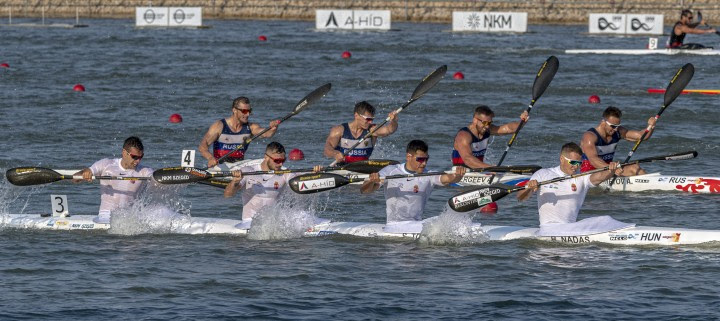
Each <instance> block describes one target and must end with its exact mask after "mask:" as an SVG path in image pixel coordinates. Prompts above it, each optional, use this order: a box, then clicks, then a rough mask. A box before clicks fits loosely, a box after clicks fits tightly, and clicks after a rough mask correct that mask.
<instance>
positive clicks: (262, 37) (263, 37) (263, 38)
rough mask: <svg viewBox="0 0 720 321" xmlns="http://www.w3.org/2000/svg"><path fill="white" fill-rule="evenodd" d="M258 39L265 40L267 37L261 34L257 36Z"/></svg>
mask: <svg viewBox="0 0 720 321" xmlns="http://www.w3.org/2000/svg"><path fill="white" fill-rule="evenodd" d="M258 40H260V41H267V37H265V36H263V35H261V36H259V37H258Z"/></svg>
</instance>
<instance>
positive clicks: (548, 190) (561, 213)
mask: <svg viewBox="0 0 720 321" xmlns="http://www.w3.org/2000/svg"><path fill="white" fill-rule="evenodd" d="M564 176H567V174H565V173H563V171H562V170H560V166H558V167H553V168H543V169H541V170H539V171H537V172H535V173H534V174H533V175H532V177H530V179H531V180H533V179H534V180H537V181H538V182H542V181H546V180H549V179H553V178H556V177H564ZM594 186H595V185H593V184H592V183H591V182H590V175H585V176H580V177H576V178H571V179H567V180H564V181H560V182H556V183H552V184H547V185H542V186H540V190H539V191H538V196H537V200H538V212H539V213H540V225H544V224H556V223H573V222H575V221H577V216H578V213H579V212H580V208H581V207H582V204H583V202H584V201H585V194H587V191H588V189H590V187H594Z"/></svg>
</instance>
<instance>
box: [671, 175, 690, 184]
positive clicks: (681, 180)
mask: <svg viewBox="0 0 720 321" xmlns="http://www.w3.org/2000/svg"><path fill="white" fill-rule="evenodd" d="M686 179H687V178H686V177H677V176H673V177H670V180H669V181H668V182H669V183H674V184H682V183H685V180H686Z"/></svg>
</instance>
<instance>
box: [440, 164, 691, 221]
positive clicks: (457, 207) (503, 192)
mask: <svg viewBox="0 0 720 321" xmlns="http://www.w3.org/2000/svg"><path fill="white" fill-rule="evenodd" d="M695 157H697V152H696V151H690V152H685V153H678V154H672V155H667V156H656V157H650V158H643V159H639V160H635V161H632V162H626V163H623V164H621V166H625V165H630V164H638V163H647V162H655V161H662V160H683V159H691V158H695ZM608 168H609V166H606V167H604V168H598V169H594V170H591V171H587V172H584V173H578V174H573V175H568V176H563V177H558V178H553V179H550V180H547V181H542V182H539V183H538V185H546V184H551V183H555V182H559V181H563V180H566V179H571V178H575V177H580V176H585V175H590V174H593V173H597V172H602V171H605V170H608ZM523 189H525V187H524V186H522V187H518V186H511V185H504V184H493V185H489V186H487V185H486V186H481V187H478V188H475V189H472V190H469V191H465V192H462V193H458V194H455V195H454V196H453V197H451V198H450V199H448V205H450V208H451V209H453V210H454V211H456V212H468V211H472V210H474V209H477V208H480V207H483V206H485V205H487V204H488V203H492V202H495V201H497V200H499V199H501V198H503V197H505V196H507V195H509V194H511V193H515V192H518V191H522V190H523Z"/></svg>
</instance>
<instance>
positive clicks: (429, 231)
mask: <svg viewBox="0 0 720 321" xmlns="http://www.w3.org/2000/svg"><path fill="white" fill-rule="evenodd" d="M479 226H480V225H479V224H478V223H475V224H473V221H472V215H471V214H468V213H458V212H455V211H453V210H451V209H450V208H449V207H447V206H446V207H445V211H443V213H442V214H440V215H439V216H436V217H432V218H429V219H427V220H425V222H424V224H423V229H422V232H421V233H420V239H419V242H420V243H422V244H431V245H462V244H475V243H483V242H486V241H487V240H488V239H489V237H488V235H487V234H486V233H485V232H484V231H482V230H481V229H479Z"/></svg>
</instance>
